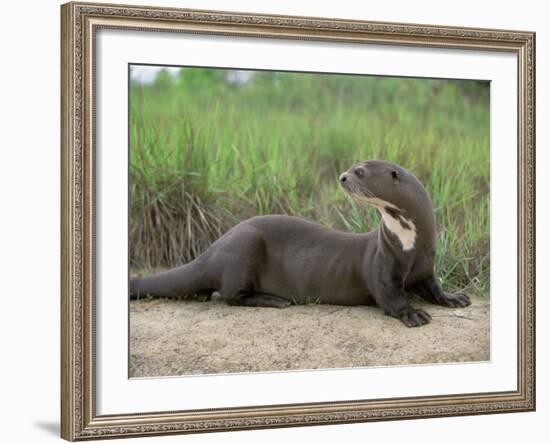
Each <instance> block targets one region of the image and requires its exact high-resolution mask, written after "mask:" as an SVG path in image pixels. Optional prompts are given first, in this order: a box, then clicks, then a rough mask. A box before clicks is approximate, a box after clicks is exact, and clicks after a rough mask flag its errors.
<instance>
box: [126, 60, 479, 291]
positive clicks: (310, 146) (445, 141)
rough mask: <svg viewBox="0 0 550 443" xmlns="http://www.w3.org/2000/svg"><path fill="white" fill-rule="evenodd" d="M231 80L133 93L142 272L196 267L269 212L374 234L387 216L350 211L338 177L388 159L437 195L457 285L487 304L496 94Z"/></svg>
mask: <svg viewBox="0 0 550 443" xmlns="http://www.w3.org/2000/svg"><path fill="white" fill-rule="evenodd" d="M226 74H227V71H223V70H213V69H210V70H209V69H195V68H193V69H183V70H182V74H181V75H180V77H179V78H177V79H175V80H172V79H171V78H170V77H169V76H168V74H165V75H162V74H161V75H160V76H159V77H158V78H157V81H156V82H155V83H154V84H153V85H150V86H144V85H138V84H134V83H132V84H131V88H130V153H131V155H130V163H131V165H130V177H131V208H132V210H131V222H130V248H131V266H132V267H133V269H135V270H136V269H139V270H143V269H151V268H158V267H169V266H174V265H177V264H181V263H184V262H187V261H189V260H191V259H193V258H194V257H196V256H197V255H198V254H199V253H200V252H201V251H203V250H204V249H205V248H206V247H207V246H208V245H210V244H211V243H212V242H213V241H214V240H215V239H216V238H218V237H219V236H220V235H221V234H222V233H223V232H225V231H226V230H227V229H228V228H230V227H231V226H233V225H234V224H235V223H237V222H238V221H240V220H243V219H246V218H248V217H250V216H253V215H258V214H291V215H299V216H303V217H305V218H308V219H310V220H313V221H316V222H319V223H322V224H324V225H327V226H331V227H334V228H336V229H341V230H346V231H350V232H366V231H368V230H371V229H374V228H376V226H377V225H378V220H379V215H378V214H377V212H376V211H375V210H374V209H372V208H363V207H360V206H357V205H356V204H354V203H352V202H351V201H350V200H349V199H348V198H347V197H346V196H345V195H344V194H343V192H342V191H341V189H340V188H339V185H338V175H339V174H340V173H341V172H342V171H344V170H346V169H347V168H348V167H349V166H350V165H352V164H354V163H356V162H358V161H360V160H364V159H375V158H378V159H386V160H389V161H392V162H395V163H398V164H400V165H402V166H404V167H405V168H407V169H409V170H410V171H412V172H413V173H415V174H416V175H417V176H418V177H419V179H420V180H421V181H422V182H423V183H424V184H425V185H426V187H427V188H428V191H429V192H430V194H431V197H432V200H433V203H434V207H435V211H436V217H437V221H438V228H439V239H438V248H437V269H438V275H439V276H440V278H441V279H442V281H443V283H444V284H445V286H446V287H447V288H448V289H449V290H456V289H464V290H466V291H468V292H469V293H470V294H475V295H486V296H488V294H489V85H488V83H485V82H475V81H454V80H452V81H451V80H429V79H404V78H380V77H367V76H343V75H319V74H297V73H272V72H263V73H257V74H256V76H255V77H254V78H253V79H252V80H251V81H250V82H249V83H247V84H245V85H232V84H228V83H227V82H226V81H225V76H226Z"/></svg>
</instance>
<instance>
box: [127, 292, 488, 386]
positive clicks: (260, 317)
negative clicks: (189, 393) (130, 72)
mask: <svg viewBox="0 0 550 443" xmlns="http://www.w3.org/2000/svg"><path fill="white" fill-rule="evenodd" d="M413 305H415V306H423V307H424V308H425V310H426V311H427V312H428V313H430V315H431V316H432V322H431V323H430V324H428V325H426V326H422V327H419V328H410V329H409V328H407V327H406V326H404V325H403V324H402V323H401V322H399V321H397V320H395V319H393V318H391V317H387V316H385V315H384V314H383V313H382V311H381V310H380V309H378V308H375V307H366V306H354V307H344V306H334V305H316V304H310V305H306V306H291V307H289V308H286V309H274V308H250V307H237V306H228V305H227V304H225V303H224V302H222V301H220V300H216V299H213V300H212V301H210V302H200V301H197V300H162V299H161V300H158V299H157V300H139V301H132V302H131V303H130V376H131V377H149V376H168V375H184V374H212V373H224V372H225V373H228V372H256V371H280V370H291V369H316V368H342V367H361V366H378V365H401V364H415V363H443V362H468V361H486V360H489V358H490V354H489V347H490V344H489V343H490V337H489V301H488V300H485V299H474V300H473V302H472V305H471V306H469V307H468V308H464V309H449V308H443V307H439V306H434V305H426V304H424V303H423V302H422V301H414V302H413Z"/></svg>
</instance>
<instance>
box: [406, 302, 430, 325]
mask: <svg viewBox="0 0 550 443" xmlns="http://www.w3.org/2000/svg"><path fill="white" fill-rule="evenodd" d="M431 319H432V317H430V314H428V313H427V312H426V311H424V310H422V309H415V308H413V307H412V306H407V307H406V308H405V309H404V310H403V311H402V312H400V314H399V320H401V321H402V322H403V323H405V325H406V326H407V327H408V328H413V327H416V326H422V325H427V324H428V323H430V320H431Z"/></svg>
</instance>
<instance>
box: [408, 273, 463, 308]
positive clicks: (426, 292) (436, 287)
mask: <svg viewBox="0 0 550 443" xmlns="http://www.w3.org/2000/svg"><path fill="white" fill-rule="evenodd" d="M411 292H413V293H415V294H417V295H419V296H420V297H422V298H423V299H424V300H426V301H427V302H430V303H433V304H435V305H441V306H446V307H449V308H465V307H466V306H469V305H471V304H472V301H471V300H470V297H468V296H467V295H466V294H464V293H462V292H456V293H454V294H450V293H448V292H445V291H444V290H443V287H442V286H441V283H440V282H439V279H438V278H436V277H435V275H432V276H430V277H429V278H427V279H426V280H422V281H420V282H418V283H416V284H415V285H414V286H412V287H411Z"/></svg>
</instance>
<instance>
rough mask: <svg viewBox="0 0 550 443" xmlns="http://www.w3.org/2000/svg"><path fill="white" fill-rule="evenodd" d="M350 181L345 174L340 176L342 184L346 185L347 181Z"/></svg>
mask: <svg viewBox="0 0 550 443" xmlns="http://www.w3.org/2000/svg"><path fill="white" fill-rule="evenodd" d="M347 179H348V176H347V174H346V173H345V172H342V173H341V174H340V183H345V181H346V180H347Z"/></svg>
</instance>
